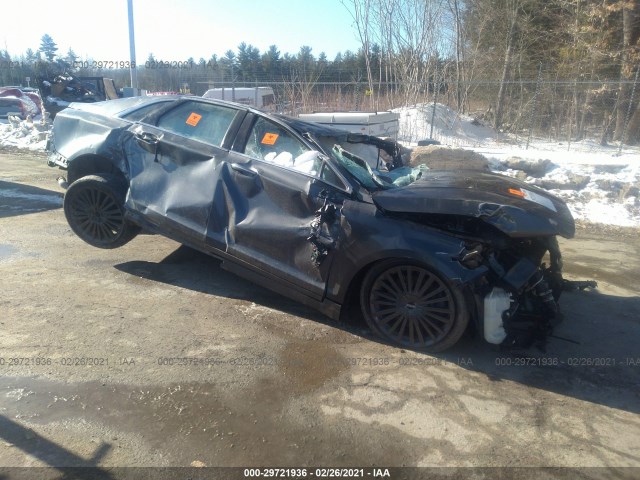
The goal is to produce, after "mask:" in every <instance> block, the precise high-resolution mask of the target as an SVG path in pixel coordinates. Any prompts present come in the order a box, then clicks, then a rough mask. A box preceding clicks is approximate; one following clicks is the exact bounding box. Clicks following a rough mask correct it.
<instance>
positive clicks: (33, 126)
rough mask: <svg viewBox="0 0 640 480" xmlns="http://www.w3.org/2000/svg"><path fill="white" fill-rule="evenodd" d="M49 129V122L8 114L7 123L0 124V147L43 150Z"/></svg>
mask: <svg viewBox="0 0 640 480" xmlns="http://www.w3.org/2000/svg"><path fill="white" fill-rule="evenodd" d="M50 131H51V123H47V122H43V121H33V120H31V119H27V120H20V119H19V118H17V117H13V116H10V117H9V119H8V123H6V124H0V147H13V148H21V149H27V150H42V151H44V149H45V147H46V146H47V136H48V134H49V132H50Z"/></svg>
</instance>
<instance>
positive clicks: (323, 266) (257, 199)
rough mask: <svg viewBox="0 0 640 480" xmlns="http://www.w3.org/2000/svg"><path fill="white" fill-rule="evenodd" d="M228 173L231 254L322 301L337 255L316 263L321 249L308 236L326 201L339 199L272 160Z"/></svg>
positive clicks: (321, 185)
mask: <svg viewBox="0 0 640 480" xmlns="http://www.w3.org/2000/svg"><path fill="white" fill-rule="evenodd" d="M225 169H226V171H225V174H224V178H225V179H226V181H227V183H226V184H225V185H226V188H225V190H224V196H223V198H224V200H225V206H226V208H227V211H226V212H225V213H226V214H227V219H228V222H229V223H228V229H227V231H226V252H227V253H228V254H230V255H231V256H233V257H236V258H238V259H239V260H242V261H245V262H248V263H250V264H252V265H253V266H254V267H255V268H258V269H260V270H263V271H268V272H272V273H276V274H277V275H278V276H280V277H281V278H282V279H283V280H285V281H286V282H289V283H291V284H292V287H293V288H296V289H300V288H301V289H304V290H305V291H306V292H307V294H309V295H310V296H312V297H314V298H316V299H321V298H322V297H323V296H324V291H325V285H326V279H327V274H328V271H329V269H330V266H331V262H332V258H333V256H332V254H331V253H329V252H327V254H326V255H324V256H323V258H322V261H321V262H316V258H317V247H316V245H315V244H314V243H313V242H312V241H310V240H309V237H310V235H311V229H312V224H313V223H314V222H315V221H316V220H317V215H316V212H317V211H318V210H319V209H320V208H321V207H322V206H323V204H324V203H325V201H327V198H326V197H327V196H329V197H331V198H333V199H334V201H337V202H339V201H341V199H340V197H339V196H336V194H335V193H334V192H333V189H332V187H329V186H328V185H326V184H324V183H323V182H321V181H320V180H317V179H313V178H311V177H309V176H306V175H303V174H301V173H298V172H295V171H292V170H288V169H284V168H281V167H278V166H275V165H271V164H268V163H267V162H260V161H248V162H246V163H244V164H231V165H225ZM330 192H331V193H330ZM215 203H216V206H215V207H214V209H218V208H220V205H219V203H218V201H217V200H216V202H215ZM336 221H337V220H336ZM335 235H336V236H337V235H338V234H337V233H335Z"/></svg>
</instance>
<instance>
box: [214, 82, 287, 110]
mask: <svg viewBox="0 0 640 480" xmlns="http://www.w3.org/2000/svg"><path fill="white" fill-rule="evenodd" d="M203 97H204V98H215V99H218V100H228V101H230V102H236V103H242V104H244V105H249V106H251V107H255V108H259V109H261V110H266V111H274V110H275V106H276V97H275V95H274V93H273V88H271V87H240V88H238V87H236V88H232V87H224V88H210V89H209V90H207V91H206V92H205V94H204V95H203Z"/></svg>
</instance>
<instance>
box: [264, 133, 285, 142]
mask: <svg viewBox="0 0 640 480" xmlns="http://www.w3.org/2000/svg"><path fill="white" fill-rule="evenodd" d="M279 136H280V135H278V134H277V133H265V134H264V137H262V141H261V142H260V143H262V144H263V145H275V144H276V140H278V137H279Z"/></svg>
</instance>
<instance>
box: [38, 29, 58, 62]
mask: <svg viewBox="0 0 640 480" xmlns="http://www.w3.org/2000/svg"><path fill="white" fill-rule="evenodd" d="M40 51H41V52H42V54H43V55H44V56H45V57H46V59H47V60H48V61H49V62H53V59H54V58H55V56H56V52H57V51H58V46H57V45H56V42H54V41H53V38H51V36H50V35H49V34H48V33H45V34H44V35H43V36H42V38H41V39H40Z"/></svg>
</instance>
